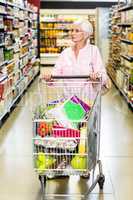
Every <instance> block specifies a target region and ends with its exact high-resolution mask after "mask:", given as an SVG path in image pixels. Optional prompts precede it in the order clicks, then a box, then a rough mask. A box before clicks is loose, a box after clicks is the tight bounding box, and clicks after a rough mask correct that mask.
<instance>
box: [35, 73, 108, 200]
mask: <svg viewBox="0 0 133 200" xmlns="http://www.w3.org/2000/svg"><path fill="white" fill-rule="evenodd" d="M86 78H87V77H81V76H80V77H79V76H78V77H69V78H68V77H54V79H53V81H52V82H49V83H48V82H43V83H40V88H39V90H40V91H39V94H40V99H41V100H40V101H39V105H38V106H37V108H36V110H35V112H34V118H33V162H34V168H35V171H36V172H37V173H38V176H39V180H40V182H41V188H42V193H43V199H50V197H55V198H57V197H58V198H59V197H60V198H64V197H65V196H67V197H70V196H71V195H69V194H48V193H46V192H45V186H46V184H47V179H51V178H56V177H61V176H62V177H64V176H70V175H78V176H81V177H86V178H88V179H89V180H91V185H90V187H89V190H88V191H86V192H85V194H84V195H80V197H81V198H84V199H86V198H87V196H88V194H89V193H90V192H91V191H92V190H93V189H94V187H95V185H96V184H97V183H98V184H99V187H100V189H103V185H104V181H105V176H104V175H103V172H102V164H101V161H100V160H99V156H100V155H99V153H100V123H101V81H95V82H94V81H93V82H92V81H90V80H87V79H86ZM97 167H98V172H97V175H95V173H96V170H95V169H96V168H97Z"/></svg>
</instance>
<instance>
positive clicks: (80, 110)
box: [47, 95, 91, 128]
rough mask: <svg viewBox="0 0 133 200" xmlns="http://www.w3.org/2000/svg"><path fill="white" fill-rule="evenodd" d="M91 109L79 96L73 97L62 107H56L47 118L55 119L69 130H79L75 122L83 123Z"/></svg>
mask: <svg viewBox="0 0 133 200" xmlns="http://www.w3.org/2000/svg"><path fill="white" fill-rule="evenodd" d="M90 109H91V107H90V106H89V105H88V104H86V103H85V102H83V101H82V100H81V99H79V98H78V97H77V96H75V95H74V96H72V97H71V98H69V99H67V100H65V101H64V103H62V104H61V105H58V104H57V105H56V106H55V108H53V109H51V110H49V111H48V112H47V117H52V118H55V119H56V120H57V121H58V123H59V124H61V125H62V126H63V127H67V128H77V123H74V122H73V121H74V120H75V121H76V120H77V121H81V120H82V119H84V117H85V115H86V113H87V112H88V111H89V110H90Z"/></svg>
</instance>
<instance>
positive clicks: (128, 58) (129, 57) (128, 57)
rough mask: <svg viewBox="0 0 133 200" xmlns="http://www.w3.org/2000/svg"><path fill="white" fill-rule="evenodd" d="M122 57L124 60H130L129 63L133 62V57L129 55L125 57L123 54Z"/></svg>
mask: <svg viewBox="0 0 133 200" xmlns="http://www.w3.org/2000/svg"><path fill="white" fill-rule="evenodd" d="M120 56H121V57H122V58H124V59H126V60H128V61H129V62H133V56H127V55H123V54H121V55H120Z"/></svg>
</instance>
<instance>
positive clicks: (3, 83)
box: [0, 74, 8, 100]
mask: <svg viewBox="0 0 133 200" xmlns="http://www.w3.org/2000/svg"><path fill="white" fill-rule="evenodd" d="M7 90H8V77H7V75H4V74H0V100H2V99H4V97H5V94H6V92H7Z"/></svg>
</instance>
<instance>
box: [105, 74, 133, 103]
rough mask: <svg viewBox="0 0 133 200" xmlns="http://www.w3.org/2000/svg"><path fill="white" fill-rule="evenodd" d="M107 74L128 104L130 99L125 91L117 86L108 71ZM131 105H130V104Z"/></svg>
mask: <svg viewBox="0 0 133 200" xmlns="http://www.w3.org/2000/svg"><path fill="white" fill-rule="evenodd" d="M108 75H109V77H110V78H111V80H112V82H113V83H114V85H115V86H116V88H117V89H118V90H119V91H120V93H121V94H122V95H123V97H124V98H125V100H126V101H127V103H128V104H131V102H130V100H129V99H128V97H127V95H126V94H125V92H124V91H123V90H122V89H121V88H120V87H119V86H118V84H117V83H116V81H115V80H114V78H113V77H112V75H111V73H109V71H108ZM131 106H132V105H131Z"/></svg>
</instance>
